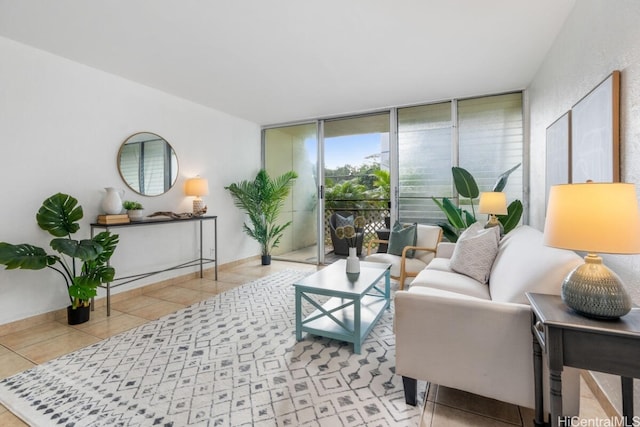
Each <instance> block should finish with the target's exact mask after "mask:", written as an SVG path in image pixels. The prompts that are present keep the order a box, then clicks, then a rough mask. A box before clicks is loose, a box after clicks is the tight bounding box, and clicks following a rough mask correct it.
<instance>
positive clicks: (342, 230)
mask: <svg viewBox="0 0 640 427" xmlns="http://www.w3.org/2000/svg"><path fill="white" fill-rule="evenodd" d="M363 227H364V217H363V216H357V217H356V218H355V219H354V220H353V225H345V226H343V227H337V228H336V237H337V238H338V239H345V240H346V241H347V246H349V247H350V248H355V247H356V240H357V232H358V231H362V228H363Z"/></svg>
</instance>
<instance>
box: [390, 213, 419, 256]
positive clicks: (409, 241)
mask: <svg viewBox="0 0 640 427" xmlns="http://www.w3.org/2000/svg"><path fill="white" fill-rule="evenodd" d="M417 228H418V225H417V224H412V225H408V226H406V227H403V226H402V224H400V222H398V221H396V223H395V224H393V228H392V229H391V233H389V246H388V247H387V253H388V254H392V255H398V256H401V255H402V251H403V250H404V247H405V246H415V245H416V238H417V237H418V234H417ZM414 254H415V251H414V250H410V251H407V258H413V255H414Z"/></svg>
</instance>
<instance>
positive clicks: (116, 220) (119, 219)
mask: <svg viewBox="0 0 640 427" xmlns="http://www.w3.org/2000/svg"><path fill="white" fill-rule="evenodd" d="M128 222H130V220H129V215H127V214H118V215H98V224H105V225H107V224H126V223H128Z"/></svg>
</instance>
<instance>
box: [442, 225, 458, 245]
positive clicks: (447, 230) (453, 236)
mask: <svg viewBox="0 0 640 427" xmlns="http://www.w3.org/2000/svg"><path fill="white" fill-rule="evenodd" d="M438 225H439V226H440V228H442V235H443V236H444V238H445V239H447V240H448V241H449V242H453V243H455V242H457V241H458V237H459V236H458V230H456V229H455V228H453V227H452V226H451V224H449V223H448V222H440V223H438Z"/></svg>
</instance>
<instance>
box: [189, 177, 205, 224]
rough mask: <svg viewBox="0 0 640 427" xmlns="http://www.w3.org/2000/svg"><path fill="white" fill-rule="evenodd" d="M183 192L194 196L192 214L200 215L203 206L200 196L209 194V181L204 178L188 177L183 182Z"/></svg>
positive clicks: (202, 211)
mask: <svg viewBox="0 0 640 427" xmlns="http://www.w3.org/2000/svg"><path fill="white" fill-rule="evenodd" d="M184 193H185V194H186V195H187V196H195V199H193V214H194V215H202V214H203V213H204V209H205V206H204V201H203V200H202V198H201V197H202V196H206V195H207V194H209V182H208V181H207V180H206V179H205V178H200V177H195V178H190V179H188V180H187V181H186V182H185V184H184Z"/></svg>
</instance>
